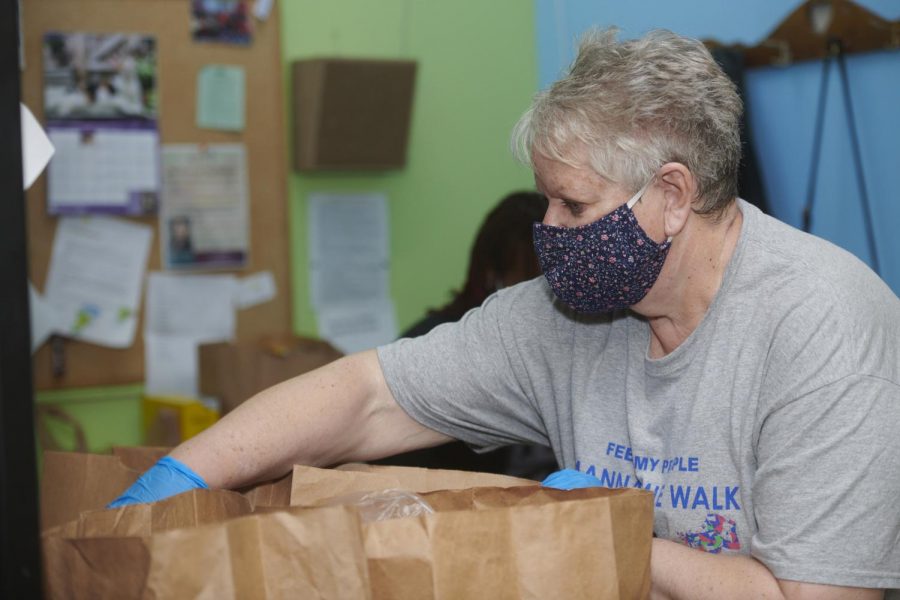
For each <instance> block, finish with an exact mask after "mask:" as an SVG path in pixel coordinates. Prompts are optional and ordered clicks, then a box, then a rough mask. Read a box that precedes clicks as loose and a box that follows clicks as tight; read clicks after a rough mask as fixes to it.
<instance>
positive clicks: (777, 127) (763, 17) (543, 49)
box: [535, 0, 900, 294]
mask: <svg viewBox="0 0 900 600" xmlns="http://www.w3.org/2000/svg"><path fill="white" fill-rule="evenodd" d="M800 3H801V2H800V0H796V1H793V2H785V1H784V0H755V1H754V2H740V3H738V2H721V0H690V1H688V0H685V1H682V2H671V1H666V0H642V1H634V2H614V1H612V0H605V1H594V2H587V1H586V0H536V1H535V6H536V11H535V13H536V14H535V17H536V19H537V51H538V57H537V59H538V69H539V82H540V85H541V87H545V86H547V85H549V84H550V83H552V82H553V81H554V80H555V79H556V78H557V77H559V76H560V74H562V73H563V72H564V71H565V69H566V67H567V66H568V64H569V63H570V62H571V60H572V59H573V58H574V51H575V47H576V41H577V38H578V36H579V35H580V34H581V32H583V31H584V30H585V29H588V28H589V27H591V26H601V27H606V26H611V25H615V26H616V27H619V28H620V29H621V30H622V32H621V34H620V35H621V36H622V37H626V38H627V37H636V36H639V35H641V34H642V33H644V32H646V31H647V30H649V29H653V28H656V27H663V28H666V29H671V30H672V31H676V32H678V33H681V34H683V35H689V36H692V37H696V38H700V39H706V38H712V39H716V40H718V41H720V42H722V43H726V44H731V43H743V44H747V45H754V44H756V43H757V42H758V41H760V40H761V39H763V38H764V37H766V36H767V35H768V34H769V32H771V31H772V30H773V29H775V28H776V27H777V26H778V24H779V23H780V22H781V21H782V20H783V19H784V18H785V17H786V16H787V15H788V14H790V13H791V12H792V11H793V10H794V9H795V8H796V7H797V6H799V5H800ZM858 3H859V4H860V5H863V6H865V7H867V8H868V9H869V10H871V11H873V12H875V13H876V14H879V15H881V16H882V17H884V18H886V19H890V20H894V19H897V18H900V2H897V0H859V1H858ZM847 71H848V79H849V82H850V90H851V95H852V101H853V109H854V113H855V117H856V126H857V130H858V133H859V138H860V145H861V147H862V148H861V150H862V152H861V154H862V159H863V171H864V175H865V184H866V188H867V191H868V196H869V203H870V206H871V210H872V213H873V221H874V232H875V240H876V243H877V252H878V259H879V266H880V270H881V276H882V278H883V279H884V280H885V281H886V282H887V283H888V285H890V286H891V288H892V289H893V290H894V292H895V293H897V294H900V235H898V229H900V191H898V186H897V185H896V184H894V181H895V180H896V177H897V175H898V173H900V51H892V52H879V53H871V54H865V55H851V56H849V57H848V58H847ZM821 77H822V63H821V62H819V61H814V62H806V63H798V64H795V65H791V66H788V67H771V68H760V69H754V70H752V71H750V72H749V73H748V77H747V92H746V93H747V109H748V114H749V117H750V128H751V130H752V134H753V136H754V140H755V143H756V146H757V148H756V150H757V155H758V156H757V158H758V159H759V163H760V167H761V169H762V176H763V182H764V185H765V187H766V192H767V195H768V199H769V204H770V208H771V211H772V213H773V214H774V215H775V216H777V217H778V218H780V219H782V220H784V221H786V222H788V223H791V224H792V225H795V226H798V227H799V226H800V224H801V212H802V208H803V205H804V204H805V201H806V194H807V187H808V183H809V173H810V164H811V160H812V145H813V131H814V125H815V123H814V122H815V117H816V108H817V102H818V97H819V86H820V82H821ZM829 88H830V89H829V90H828V100H827V110H826V116H825V127H824V133H823V138H822V153H821V157H822V158H821V163H820V165H819V173H818V177H817V194H816V199H815V210H814V211H813V218H812V232H813V233H815V234H816V235H819V236H821V237H824V238H826V239H829V240H831V241H832V242H834V243H836V244H838V245H840V246H842V247H844V248H846V249H847V250H849V251H851V252H853V253H854V254H856V255H857V256H858V257H860V258H861V259H862V260H864V261H866V262H868V263H869V264H870V265H871V264H872V262H871V257H870V252H869V248H868V244H867V242H866V232H865V225H864V221H863V219H864V217H863V214H864V213H863V205H862V202H861V197H860V194H859V191H858V184H857V180H856V173H855V169H854V166H853V154H852V146H851V139H850V133H849V129H848V125H847V120H846V117H845V112H844V100H843V94H842V92H841V88H840V79H839V76H838V71H837V68H836V66H832V71H831V77H830V80H829Z"/></svg>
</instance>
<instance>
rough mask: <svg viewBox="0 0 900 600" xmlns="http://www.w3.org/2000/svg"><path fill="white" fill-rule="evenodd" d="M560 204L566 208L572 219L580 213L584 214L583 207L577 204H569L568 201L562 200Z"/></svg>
mask: <svg viewBox="0 0 900 600" xmlns="http://www.w3.org/2000/svg"><path fill="white" fill-rule="evenodd" d="M562 204H563V206H565V207H566V210H568V211H569V212H570V213H571V214H572V216H574V217H577V216H579V215H580V214H581V213H583V212H584V205H583V204H579V203H578V202H570V201H569V200H563V201H562Z"/></svg>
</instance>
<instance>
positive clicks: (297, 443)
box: [170, 350, 450, 489]
mask: <svg viewBox="0 0 900 600" xmlns="http://www.w3.org/2000/svg"><path fill="white" fill-rule="evenodd" d="M448 441H450V438H449V437H447V436H445V435H443V434H441V433H437V432H435V431H433V430H431V429H428V428H426V427H425V426H423V425H420V424H419V423H418V422H417V421H415V420H413V419H412V418H411V417H409V416H408V415H407V414H406V412H405V411H404V410H403V409H402V408H400V406H399V405H398V404H397V403H396V401H395V400H394V397H393V395H392V394H391V391H390V389H389V388H388V386H387V382H386V381H385V379H384V375H383V374H382V371H381V365H380V363H379V361H378V356H377V354H376V352H375V351H374V350H369V351H366V352H361V353H359V354H353V355H350V356H346V357H344V358H341V359H339V360H337V361H335V362H333V363H330V364H328V365H325V366H324V367H321V368H319V369H316V370H315V371H311V372H309V373H305V374H303V375H300V376H298V377H295V378H293V379H289V380H287V381H285V382H283V383H280V384H278V385H275V386H273V387H271V388H268V389H266V390H263V391H262V392H260V393H258V394H256V395H255V396H253V397H252V398H250V399H249V400H247V401H246V402H244V403H243V404H241V405H240V406H239V407H238V408H237V409H235V410H234V411H232V412H230V413H228V414H227V415H226V416H225V417H224V418H223V419H222V420H221V421H219V422H218V423H216V424H215V425H214V426H213V427H211V428H209V429H207V430H205V431H203V432H202V433H200V434H198V435H197V436H195V437H193V438H191V439H189V440H187V441H185V442H184V443H182V444H181V445H179V446H178V447H177V448H175V450H173V451H172V453H171V454H170V456H171V457H172V458H174V459H176V460H179V461H181V462H182V463H184V464H185V465H187V466H188V467H190V468H191V469H192V470H193V471H194V472H195V473H197V474H198V475H200V477H202V478H203V479H204V480H205V481H206V483H207V484H208V485H209V487H211V488H226V489H232V488H239V487H243V486H245V485H249V484H251V483H256V482H259V481H264V480H268V479H273V478H275V477H279V476H281V475H283V474H285V473H287V472H288V471H289V470H290V469H291V467H292V466H293V465H294V464H303V465H311V466H329V465H334V464H339V463H344V462H352V461H366V460H374V459H377V458H382V457H385V456H391V455H394V454H399V453H401V452H406V451H409V450H415V449H419V448H426V447H430V446H436V445H439V444H442V443H445V442H448Z"/></svg>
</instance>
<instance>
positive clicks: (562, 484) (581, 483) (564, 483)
mask: <svg viewBox="0 0 900 600" xmlns="http://www.w3.org/2000/svg"><path fill="white" fill-rule="evenodd" d="M541 485H542V486H544V487H550V488H556V489H558V490H575V489H579V488H589V487H604V486H603V483H601V482H600V480H599V479H597V478H596V477H594V476H593V475H588V474H587V473H582V472H581V471H576V470H575V469H563V470H562V471H557V472H555V473H550V474H549V475H547V478H546V479H544V481H542V482H541Z"/></svg>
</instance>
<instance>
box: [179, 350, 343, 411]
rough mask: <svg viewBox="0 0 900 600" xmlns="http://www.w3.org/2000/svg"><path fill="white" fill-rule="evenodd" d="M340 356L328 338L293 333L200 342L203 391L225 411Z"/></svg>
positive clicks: (199, 354)
mask: <svg viewBox="0 0 900 600" xmlns="http://www.w3.org/2000/svg"><path fill="white" fill-rule="evenodd" d="M341 356H343V354H341V353H340V352H339V351H338V350H335V349H334V347H333V346H331V344H329V343H328V342H325V341H323V340H316V339H311V338H304V337H297V336H292V335H275V336H267V337H265V338H262V339H260V340H258V341H255V342H219V343H214V344H201V345H200V348H199V350H198V357H197V360H198V363H199V371H200V393H201V394H202V395H205V396H213V397H215V398H218V399H219V401H220V403H221V412H222V414H223V415H224V414H226V413H228V412H229V411H231V410H233V409H234V408H235V407H237V405H238V404H240V403H241V402H243V401H245V400H247V399H248V398H250V397H251V396H253V395H254V394H256V393H257V392H261V391H262V390H264V389H266V388H268V387H271V386H273V385H275V384H276V383H281V382H282V381H285V380H287V379H290V378H291V377H296V376H297V375H300V374H302V373H306V372H307V371H312V370H313V369H317V368H319V367H321V366H323V365H326V364H328V363H330V362H332V361H334V360H337V359H338V358H340V357H341Z"/></svg>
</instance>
